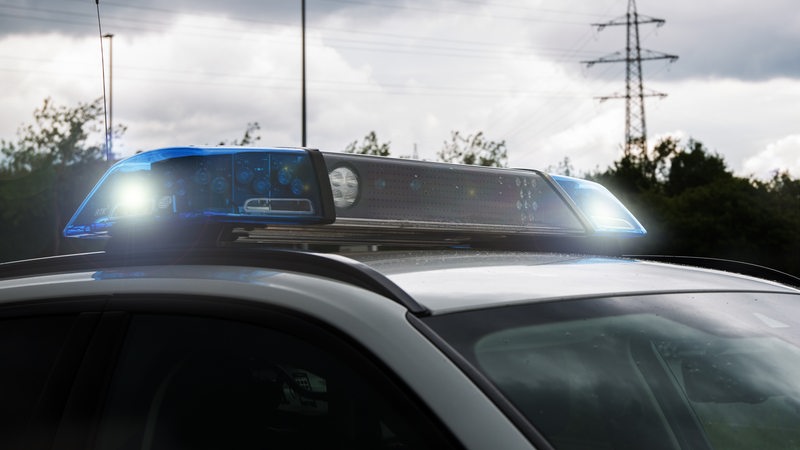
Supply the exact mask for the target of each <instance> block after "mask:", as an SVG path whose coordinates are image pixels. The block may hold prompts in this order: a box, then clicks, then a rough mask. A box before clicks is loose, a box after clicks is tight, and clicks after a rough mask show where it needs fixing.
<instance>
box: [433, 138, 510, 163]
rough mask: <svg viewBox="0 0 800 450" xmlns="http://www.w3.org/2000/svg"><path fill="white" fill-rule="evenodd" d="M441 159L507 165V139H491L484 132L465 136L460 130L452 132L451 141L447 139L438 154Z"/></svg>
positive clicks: (451, 161)
mask: <svg viewBox="0 0 800 450" xmlns="http://www.w3.org/2000/svg"><path fill="white" fill-rule="evenodd" d="M436 156H437V157H438V158H439V160H440V161H444V162H450V163H460V164H469V165H478V166H489V167H506V166H507V165H508V150H507V149H506V141H490V140H487V139H486V138H485V137H484V136H483V132H482V131H479V132H478V133H476V134H471V135H469V136H466V137H465V136H463V135H462V134H461V133H459V132H458V131H453V132H451V134H450V141H449V142H448V141H445V142H444V146H442V149H441V150H439V153H437V154H436Z"/></svg>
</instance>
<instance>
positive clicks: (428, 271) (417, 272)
mask: <svg viewBox="0 0 800 450" xmlns="http://www.w3.org/2000/svg"><path fill="white" fill-rule="evenodd" d="M352 257H353V258H355V259H358V260H360V261H361V262H364V263H366V264H367V265H369V266H370V267H372V268H373V269H375V270H377V271H379V272H380V273H382V274H383V275H385V276H386V277H387V278H389V279H390V280H391V281H392V282H394V283H396V284H397V285H398V286H400V288H402V289H403V290H404V291H405V292H407V293H408V294H409V295H410V296H411V297H412V298H414V300H416V301H417V302H419V303H420V304H422V305H423V306H425V307H426V308H427V309H428V310H429V311H430V312H431V313H432V314H442V313H448V312H455V311H461V310H466V309H475V308H485V307H496V306H505V305H510V304H516V303H526V302H540V301H555V300H564V299H572V298H581V297H601V296H620V295H634V294H650V293H668V292H726V291H727V292H743V291H747V292H778V293H795V294H797V293H800V290H798V289H795V288H792V287H789V286H786V285H783V284H779V283H775V282H771V281H767V280H763V279H760V278H753V277H749V276H744V275H739V274H734V273H730V272H724V271H718V270H710V269H703V268H698V267H692V266H684V265H676V264H667V263H660V262H651V261H644V260H637V259H632V258H622V257H607V256H591V255H572V254H557V253H535V252H496V251H460V250H445V251H407V252H383V253H380V252H378V253H372V254H361V255H353V256H352Z"/></svg>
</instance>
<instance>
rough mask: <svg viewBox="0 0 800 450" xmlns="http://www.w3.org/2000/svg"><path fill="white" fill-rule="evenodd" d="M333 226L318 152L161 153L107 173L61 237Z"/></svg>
mask: <svg viewBox="0 0 800 450" xmlns="http://www.w3.org/2000/svg"><path fill="white" fill-rule="evenodd" d="M334 218H335V215H334V209H333V203H332V196H331V192H330V183H329V182H328V176H327V172H326V170H325V162H324V161H323V159H322V155H321V154H320V153H319V152H318V151H313V150H305V149H282V148H278V149H275V148H271V149H251V148H223V147H220V148H194V147H184V148H166V149H161V150H153V151H150V152H146V153H140V154H137V155H135V156H132V157H130V158H128V159H125V160H122V161H120V162H118V163H117V164H115V165H114V166H112V167H111V168H110V169H109V170H108V172H107V173H106V174H105V175H104V176H103V177H102V178H101V179H100V182H99V183H98V184H97V185H96V186H95V187H94V189H93V190H92V192H91V193H90V194H89V196H88V197H87V198H86V200H84V202H83V204H82V205H81V206H80V208H79V209H78V211H77V212H76V213H75V215H74V216H72V219H71V220H70V221H69V223H68V224H67V226H66V228H65V229H64V235H65V236H67V237H86V238H96V237H107V236H109V235H110V234H113V232H112V230H113V228H114V227H116V226H120V225H125V226H136V225H137V224H147V225H149V226H152V225H154V224H155V225H156V226H163V227H173V226H175V227H180V226H181V225H182V224H186V223H204V222H220V223H230V224H240V225H242V224H251V225H259V224H268V223H282V224H324V223H331V222H333V220H334Z"/></svg>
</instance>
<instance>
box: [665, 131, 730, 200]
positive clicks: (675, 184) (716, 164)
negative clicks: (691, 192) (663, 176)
mask: <svg viewBox="0 0 800 450" xmlns="http://www.w3.org/2000/svg"><path fill="white" fill-rule="evenodd" d="M732 177H733V174H732V173H731V172H730V171H728V169H727V167H726V165H725V160H724V159H723V158H722V157H721V156H719V155H717V154H710V153H709V152H708V151H707V150H706V149H705V148H704V147H703V144H701V143H700V142H697V141H694V140H690V141H689V143H688V144H687V146H686V147H684V148H683V149H681V150H679V151H676V152H674V153H673V154H672V158H671V160H670V167H669V174H668V175H667V181H666V185H665V188H666V192H667V194H669V195H678V194H680V193H681V192H683V191H685V190H687V189H691V188H694V187H698V186H703V185H707V184H711V183H714V182H715V181H719V180H728V179H731V178H732Z"/></svg>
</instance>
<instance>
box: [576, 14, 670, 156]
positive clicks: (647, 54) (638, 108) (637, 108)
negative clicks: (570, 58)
mask: <svg viewBox="0 0 800 450" xmlns="http://www.w3.org/2000/svg"><path fill="white" fill-rule="evenodd" d="M650 23H652V24H655V25H656V26H659V27H660V26H662V25H664V19H656V18H653V17H648V16H642V15H639V13H637V12H636V1H635V0H628V12H627V14H625V16H623V17H619V18H616V19H614V20H612V21H610V22H606V23H594V24H592V26H596V27H597V29H598V31H602V30H603V29H604V28H606V27H611V26H618V25H625V27H626V29H627V32H628V40H627V45H626V47H625V56H624V57H622V56H621V54H620V52H615V53H612V54H611V55H608V56H604V57H602V58H598V59H595V60H592V61H582V62H583V63H584V64H586V65H587V67H591V66H593V65H595V64H601V63H617V62H624V63H625V64H626V65H627V70H626V71H625V94H612V95H608V96H603V97H597V98H598V99H599V100H600V101H605V100H610V99H617V98H624V99H625V154H626V155H628V154H631V153H632V152H633V151H634V150H638V151H639V154H640V155H645V154H647V125H646V122H645V118H644V98H645V97H666V95H667V94H663V93H660V92H648V93H645V92H644V86H643V84H642V61H648V60H655V59H668V60H670V62H674V61H675V60H677V59H678V57H677V56H676V55H668V54H666V53H661V52H654V51H651V50H646V49H642V48H641V47H639V25H643V24H650Z"/></svg>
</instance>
